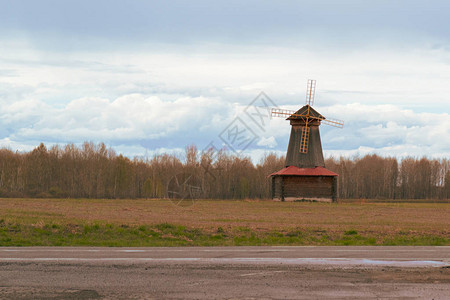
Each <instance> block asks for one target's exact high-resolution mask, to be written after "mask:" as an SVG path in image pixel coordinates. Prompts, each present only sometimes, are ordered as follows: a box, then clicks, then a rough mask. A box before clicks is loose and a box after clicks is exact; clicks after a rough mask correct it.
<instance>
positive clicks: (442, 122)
mask: <svg viewBox="0 0 450 300" xmlns="http://www.w3.org/2000/svg"><path fill="white" fill-rule="evenodd" d="M449 20H450V2H448V1H443V0H442V1H406V0H405V1H395V0H390V1H383V0H380V1H366V0H361V1H206V0H205V1H144V0H141V1H139V0H133V1H112V0H98V1H83V0H77V1H56V0H54V1H49V0H47V1H45V0H44V1H42V0H41V1H31V0H30V1H21V0H15V1H12V0H11V1H6V0H0V146H3V147H9V148H10V149H13V150H19V151H24V150H31V149H33V148H34V147H36V146H37V145H38V144H39V143H40V142H44V143H46V144H48V145H52V144H60V145H65V144H67V143H75V144H79V143H82V142H83V141H93V142H95V143H98V142H105V144H107V145H108V146H111V147H113V148H114V149H116V150H117V152H120V153H123V154H125V155H128V156H130V157H133V156H143V155H152V154H154V153H161V152H177V151H181V152H182V151H183V149H184V147H185V146H186V145H190V144H195V145H197V146H198V147H199V148H200V149H203V148H205V147H207V146H208V145H213V146H214V147H216V148H222V147H224V146H225V147H226V148H227V149H230V150H233V149H234V150H236V151H238V152H241V151H243V152H242V153H243V154H245V155H250V156H251V157H252V158H253V159H254V160H255V161H257V160H258V159H259V157H261V156H262V155H264V153H267V152H270V151H274V152H277V153H280V154H282V153H284V152H285V151H286V149H287V143H288V140H289V134H290V126H289V123H288V121H285V120H284V119H271V120H270V119H268V118H264V117H262V116H258V115H255V112H259V113H261V114H263V113H264V110H261V109H260V110H257V111H255V110H254V109H255V107H254V106H253V108H252V107H250V108H248V105H249V104H250V103H252V101H253V100H254V99H255V98H256V97H257V96H258V95H260V93H261V92H264V93H265V94H264V95H262V96H261V97H263V98H261V97H260V98H257V101H256V102H253V105H256V109H258V107H260V106H261V105H264V104H267V105H269V104H270V106H272V105H276V106H278V107H280V108H286V109H292V110H296V109H298V108H300V107H301V106H302V105H303V104H304V102H305V93H306V82H307V80H308V79H316V80H317V89H316V99H315V100H316V101H315V104H314V108H316V109H317V110H318V111H319V112H320V113H322V114H323V115H325V117H331V118H337V119H341V120H344V122H345V127H344V128H343V129H337V128H334V127H329V126H326V125H323V126H321V135H322V143H323V148H324V152H325V155H326V156H330V155H333V156H339V155H347V156H351V155H357V154H359V155H364V154H367V153H377V154H380V155H384V156H390V155H393V156H398V157H405V156H414V157H421V156H428V157H437V158H449V157H450V117H449V111H450V21H449ZM266 96H267V97H269V98H270V99H271V100H268V99H266V98H265V97H266ZM261 99H265V100H264V101H263V102H261ZM246 107H247V109H246ZM252 109H253V110H252ZM244 129H245V130H246V132H247V136H246V137H245V138H243V139H240V138H237V139H236V136H233V132H234V133H236V132H241V131H242V130H244ZM236 130H237V131H236ZM247 141H248V142H247Z"/></svg>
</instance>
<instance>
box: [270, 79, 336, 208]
mask: <svg viewBox="0 0 450 300" xmlns="http://www.w3.org/2000/svg"><path fill="white" fill-rule="evenodd" d="M315 91H316V81H315V80H311V79H310V80H308V84H307V89H306V104H305V105H304V106H303V107H302V108H300V109H299V110H297V111H293V110H286V109H279V108H272V109H271V112H270V113H271V116H272V117H283V118H286V117H287V119H286V120H289V121H290V124H291V126H292V128H291V136H290V137H289V146H288V150H287V154H286V162H285V166H286V167H285V168H283V169H282V170H280V171H278V172H275V173H272V174H270V175H269V176H270V177H271V178H272V198H273V199H279V200H281V201H285V200H287V201H295V200H305V199H307V200H314V201H326V202H334V201H337V189H338V187H337V176H338V174H336V173H334V172H331V171H330V170H327V169H325V162H324V159H323V152H322V143H321V141H320V133H319V126H320V125H321V124H327V125H331V126H334V127H338V128H342V127H343V126H344V122H343V121H340V120H336V119H329V118H325V117H324V116H323V115H321V114H320V113H319V112H317V111H316V110H315V109H314V108H312V106H313V105H314V95H315Z"/></svg>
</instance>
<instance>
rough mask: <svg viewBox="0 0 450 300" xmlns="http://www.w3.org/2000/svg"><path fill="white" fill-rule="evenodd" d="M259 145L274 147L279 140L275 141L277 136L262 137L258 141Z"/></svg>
mask: <svg viewBox="0 0 450 300" xmlns="http://www.w3.org/2000/svg"><path fill="white" fill-rule="evenodd" d="M257 145H258V146H263V147H269V148H274V147H275V146H276V145H277V142H276V141H275V137H273V136H271V137H268V138H265V137H262V138H261V139H260V140H259V141H258V143H257Z"/></svg>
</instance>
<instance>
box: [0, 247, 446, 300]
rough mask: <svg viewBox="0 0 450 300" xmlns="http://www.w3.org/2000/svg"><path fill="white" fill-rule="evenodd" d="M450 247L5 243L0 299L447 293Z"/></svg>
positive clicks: (1, 255)
mask: <svg viewBox="0 0 450 300" xmlns="http://www.w3.org/2000/svg"><path fill="white" fill-rule="evenodd" d="M449 267H450V247H219V248H203V247H202V248H70V247H68V248H40V247H37V248H34V247H33V248H0V298H14V299H32V298H33V299H34V298H47V299H48V298H55V299H56V298H66V299H67V298H73V299H96V298H98V299H100V298H109V299H110V298H122V299H123V298H134V299H140V298H146V299H148V298H157V299H161V298H169V299H211V298H220V299H223V298H233V299H235V298H238V299H239V298H245V299H252V298H257V299H261V298H267V299H311V298H321V299H323V298H333V299H336V298H342V299H349V298H358V299H360V298H366V299H367V298H369V299H370V298H373V299H376V298H392V299H402V298H405V299H406V298H408V299H411V298H412V299H415V298H419V299H422V298H425V299H446V298H447V299H448V295H450V268H449Z"/></svg>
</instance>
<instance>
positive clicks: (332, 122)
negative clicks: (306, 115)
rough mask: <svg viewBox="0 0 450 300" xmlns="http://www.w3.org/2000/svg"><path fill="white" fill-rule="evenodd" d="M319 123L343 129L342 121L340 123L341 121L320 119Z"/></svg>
mask: <svg viewBox="0 0 450 300" xmlns="http://www.w3.org/2000/svg"><path fill="white" fill-rule="evenodd" d="M320 121H321V123H322V124H326V125H330V126H334V127H337V128H342V127H344V121H341V120H337V119H329V118H326V119H322V120H320Z"/></svg>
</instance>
